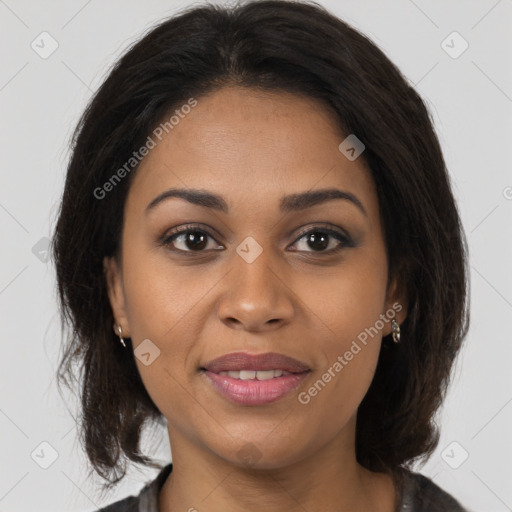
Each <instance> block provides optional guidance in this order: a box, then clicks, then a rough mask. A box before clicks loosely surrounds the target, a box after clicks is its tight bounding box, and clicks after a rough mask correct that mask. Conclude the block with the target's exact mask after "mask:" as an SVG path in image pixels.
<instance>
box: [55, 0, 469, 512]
mask: <svg viewBox="0 0 512 512" xmlns="http://www.w3.org/2000/svg"><path fill="white" fill-rule="evenodd" d="M53 252H54V258H55V262H56V270H57V279H58V289H59V296H60V301H61V308H62V313H63V319H64V320H65V321H67V322H68V323H69V324H70V325H71V326H72V331H73V332H72V335H71V336H70V337H69V340H68V342H67V345H66V347H65V353H64V357H63V358H62V360H61V366H60V369H59V377H60V379H61V380H62V381H64V382H67V383H69V380H68V377H69V376H70V375H71V374H72V373H73V365H74V364H75V363H79V364H81V369H82V370H83V372H82V373H81V375H80V381H81V391H82V393H81V401H82V413H81V414H82V418H81V419H82V421H81V422H80V423H81V440H82V442H83V444H84V446H85V449H86V452H87V455H88V457H89V460H90V462H91V464H92V466H93V468H94V470H95V471H96V472H97V473H98V474H100V475H101V476H102V477H104V478H105V480H106V484H105V486H104V488H108V487H112V486H113V485H115V484H116V483H117V482H118V481H119V480H120V479H121V478H122V477H123V476H124V474H125V472H126V462H127V461H128V460H130V461H133V462H135V463H139V464H143V465H149V466H151V467H155V468H159V469H160V472H159V474H158V476H157V478H155V480H153V481H152V482H149V483H148V485H147V486H146V487H145V488H144V489H143V490H142V491H141V492H140V493H139V494H138V495H137V496H130V497H128V498H126V499H124V500H121V501H118V502H116V503H115V504H113V505H111V506H109V507H107V508H106V509H105V510H108V511H111V512H112V511H125V510H139V511H143V510H144V511H152V512H156V511H159V512H169V511H173V512H174V511H177V510H189V511H193V510H199V511H201V510H208V511H214V512H216V511H232V510H245V511H260V510H280V511H282V510H307V511H311V512H312V511H319V510H351V511H369V510H371V511H373V512H393V511H398V510H400V511H415V512H418V511H424V512H426V511H433V510H436V511H450V512H452V511H462V510H464V509H463V508H462V506H461V505H460V504H459V503H458V502H457V500H456V499H455V498H454V497H452V496H450V495H449V494H448V493H446V492H445V491H443V490H442V489H440V488H439V487H438V486H437V485H436V484H434V483H433V482H432V481H431V480H429V479H428V478H426V477H423V476H421V475H420V474H418V473H414V472H412V470H411V469H410V467H411V464H412V462H413V461H416V460H418V459H422V458H423V459H425V458H427V457H428V456H429V455H430V454H431V453H432V452H433V450H434V449H435V447H436V446H437V443H438V440H439V432H438V430H437V429H436V426H435V423H434V415H435V413H436V411H437V410H438V408H439V406H440V404H441V402H442V398H443V396H444V393H445V391H446V386H447V384H448V382H449V377H450V372H451V369H452V365H453V362H454V359H455V357H456V355H457V353H458V351H459V349H460V347H461V344H462V341H463V339H464V337H465V335H466V333H467V328H468V304H467V275H468V273H467V261H466V252H467V249H466V242H465V237H464V233H463V230H462V227H461V222H460V219H459V215H458V212H457V208H456V205H455V201H454V197H453V195H452V192H451V186H450V181H449V176H448V173H447V170H446V166H445V163H444V160H443V156H442V153H441V149H440V146H439V142H438V139H437V137H436V134H435V131H434V129H433V126H432V123H431V120H430V117H429V113H428V111H427V109H426V107H425V105H424V103H423V101H422V100H421V98H420V97H419V96H418V94H417V93H416V92H415V91H414V90H413V89H412V88H411V87H410V86H409V85H408V83H407V81H406V80H405V79H404V78H403V76H402V75H401V74H400V72H399V71H398V70H397V68H396V67H395V66H394V65H393V64H392V63H391V62H390V61H389V60H388V59H387V57H386V56H385V55H384V54H383V53H382V52H381V51H380V50H379V49H378V48H377V47H376V46H375V45H374V44H373V43H372V42H370V41H369V40H368V39H367V38H366V37H364V36H363V35H361V34H360V33H358V32H357V31H355V30H354V29H353V28H351V27H350V26H348V25H347V24H345V23H344V22H343V21H341V20H339V19H338V18H336V17H334V16H333V15H331V14H329V13H328V12H327V11H325V10H324V9H323V8H322V7H320V6H318V5H316V4H314V3H304V2H289V1H279V0H278V1H257V2H249V3H246V4H244V5H241V6H237V7H230V8H228V7H225V8H223V7H219V6H212V5H208V6H199V7H197V6H196V7H194V8H192V9H189V10H187V11H185V12H183V13H180V14H179V15H177V16H174V17H173V18H171V19H168V20H166V21H164V22H163V23H161V24H160V25H159V26H158V27H156V28H154V29H153V30H151V31H150V32H149V33H148V34H147V35H146V36H145V37H144V38H142V39H141V40H140V41H139V42H137V43H136V44H135V45H133V47H132V48H130V49H129V51H127V52H126V54H125V55H124V56H123V57H122V58H121V59H120V60H119V62H118V63H117V64H116V65H115V67H114V68H113V70H112V71H111V73H110V75H109V76H108V78H107V79H106V80H105V82H104V83H103V85H102V86H101V87H100V89H99V90H98V92H97V93H96V94H95V96H94V98H93V99H92V101H91V103H90V105H89V106H88V108H87V110H86V112H85V113H84V115H83V117H82V119H81V121H80V123H79V125H78V127H77V130H76V134H75V138H74V146H73V153H72V157H71V160H70V163H69V167H68V170H67V177H66V185H65V190H64V195H63V199H62V204H61V209H60V213H59V219H58V222H57V225H56V229H55V235H54V239H53ZM155 420H156V421H157V422H163V423H164V424H165V425H166V427H167V431H168V435H169V442H170V446H171V451H172V464H168V465H167V466H165V467H163V468H162V466H160V465H158V464H156V463H155V462H154V461H153V460H152V459H150V458H149V457H147V456H146V455H144V454H143V453H141V452H140V450H139V441H140V435H141V432H142V430H143V427H144V426H146V425H147V424H148V423H151V422H152V421H155Z"/></svg>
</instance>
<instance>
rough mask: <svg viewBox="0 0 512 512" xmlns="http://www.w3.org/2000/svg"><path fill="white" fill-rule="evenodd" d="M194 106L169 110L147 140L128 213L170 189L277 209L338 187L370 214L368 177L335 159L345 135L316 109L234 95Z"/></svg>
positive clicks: (245, 92)
mask: <svg viewBox="0 0 512 512" xmlns="http://www.w3.org/2000/svg"><path fill="white" fill-rule="evenodd" d="M196 101H197V104H196V105H195V106H194V107H193V108H190V109H189V108H187V109H183V110H180V107H179V106H178V107H176V108H175V110H174V113H175V114H176V115H175V116H174V118H173V124H172V125H171V124H167V125H161V126H162V127H164V129H160V131H159V132H157V133H159V134H160V136H159V137H156V136H155V135H154V133H155V132H153V134H150V136H151V137H152V139H153V141H154V143H155V144H154V147H153V148H152V149H151V150H150V151H149V153H148V154H147V156H145V157H144V159H143V161H142V162H141V164H140V166H139V169H138V170H137V172H136V176H134V180H133V182H132V185H131V188H130V193H129V197H128V202H129V203H130V204H131V206H132V207H136V208H138V209H141V208H142V209H143V208H145V206H146V205H147V204H148V203H149V202H150V201H151V200H152V199H153V198H154V197H155V196H156V195H158V194H160V193H161V192H162V191H164V190H166V189H168V188H173V187H180V188H184V187H185V188H186V187H190V188H206V189H208V190H209V191H212V192H215V193H217V194H219V195H222V196H224V197H226V198H227V201H228V203H232V205H233V207H236V206H237V205H238V206H249V205H256V204H259V205H261V204H265V205H266V206H267V207H269V206H270V204H271V203H275V205H276V207H277V206H278V203H279V199H280V198H281V197H282V196H283V195H285V194H290V193H300V192H304V191H306V190H312V189H319V188H329V187H338V188H341V189H343V190H347V191H349V192H352V193H354V194H357V195H358V197H359V198H360V199H361V201H362V202H363V203H364V205H365V208H367V210H369V213H370V214H371V213H372V210H375V208H376V206H377V205H376V203H377V197H376V192H375V188H374V184H373V180H372V178H371V175H370V172H369V169H368V167H367V165H366V163H365V161H364V159H363V158H357V159H356V160H354V161H350V160H349V159H347V158H346V156H345V155H344V154H343V153H341V152H340V150H339V149H338V146H339V145H340V143H341V142H342V141H343V140H344V139H345V137H346V135H347V134H344V133H343V132H342V130H341V129H340V127H339V122H338V120H337V117H336V115H335V114H334V113H333V112H332V111H331V110H330V109H329V108H328V107H327V106H326V105H325V104H323V103H322V102H321V101H319V100H315V99H312V98H307V97H304V96H301V95H298V94H293V93H287V92H275V91H272V92H267V91H260V90H255V89H248V88H242V87H224V88H222V89H220V90H217V91H215V92H213V93H210V94H208V95H206V96H203V97H198V98H196ZM176 111H178V112H176ZM185 112H186V113H185ZM172 115H173V112H171V113H169V115H168V116H166V117H165V118H164V119H163V123H165V122H166V121H168V120H169V119H170V117H171V116H172ZM165 126H167V129H165ZM170 126H172V128H170ZM167 132H168V133H167ZM160 139H161V140H160ZM373 213H374V214H375V213H376V211H373Z"/></svg>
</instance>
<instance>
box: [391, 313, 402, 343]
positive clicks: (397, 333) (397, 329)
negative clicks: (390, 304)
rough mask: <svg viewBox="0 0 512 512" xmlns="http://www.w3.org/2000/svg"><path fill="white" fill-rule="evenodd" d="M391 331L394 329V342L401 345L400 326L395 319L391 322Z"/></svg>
mask: <svg viewBox="0 0 512 512" xmlns="http://www.w3.org/2000/svg"><path fill="white" fill-rule="evenodd" d="M391 329H393V341H394V342H395V343H400V325H398V322H397V321H396V320H395V319H394V318H393V320H391Z"/></svg>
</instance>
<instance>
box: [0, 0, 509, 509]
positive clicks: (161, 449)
mask: <svg viewBox="0 0 512 512" xmlns="http://www.w3.org/2000/svg"><path fill="white" fill-rule="evenodd" d="M319 3H321V4H323V5H325V6H326V7H328V8H329V9H331V10H332V11H333V12H334V13H335V14H337V15H339V16H340V17H342V18H344V19H345V20H346V21H348V22H349V23H352V24H353V25H354V26H355V27H356V28H358V29H360V30H361V31H362V32H364V33H366V34H367V35H368V36H370V37H371V39H372V40H373V41H374V42H375V43H376V44H377V45H379V46H380V47H381V48H382V49H383V50H384V51H385V52H386V53H387V55H388V56H389V57H390V58H391V60H392V61H394V62H395V63H396V64H397V65H398V67H399V68H400V69H401V70H402V72H403V73H404V74H405V75H406V76H407V78H408V79H409V80H410V81H411V83H413V84H415V85H416V86H417V89H418V91H419V92H420V94H421V95H422V96H423V97H424V98H425V99H426V101H427V103H428V105H429V106H430V109H431V111H432V115H433V118H434V121H435V123H436V128H437V131H438V134H439V137H440V140H441V143H442V146H443V150H444V154H445V157H446V161H447V164H448V167H449V169H450V172H451V175H452V177H453V185H454V191H455V194H456V197H457V200H458V201H459V206H460V211H461V215H462V218H463V222H464V226H465V229H466V232H467V235H468V241H469V246H470V251H471V280H472V288H471V295H472V298H471V300H472V322H471V328H470V332H469V336H468V338H467V340H466V346H465V348H464V351H463V352H462V354H461V356H460V358H459V360H458V364H457V368H456V372H455V373H454V381H453V385H452V387H451V388H450V392H449V394H448V397H447V399H446V402H445V405H444V407H443V410H442V414H441V415H440V417H439V423H440V425H441V426H442V437H441V442H440V444H439V447H438V449H437V450H436V452H435V453H434V455H433V456H432V457H431V459H430V461H429V462H428V463H427V464H426V465H424V466H422V467H421V466H418V467H417V470H418V471H421V472H422V473H424V474H426V475H428V476H430V477H431V478H432V479H433V480H434V481H435V482H437V483H438V484H439V485H441V486H442V487H444V488H445V489H447V490H448V491H449V492H451V493H453V494H454V495H455V496H456V497H458V498H459V500H460V501H462V502H463V503H465V504H466V505H467V506H469V507H470V508H471V509H472V510H474V511H481V512H491V511H492V512H501V511H506V510H512V488H511V486H510V483H511V482H512V442H511V440H512V434H511V432H512V428H511V426H512V403H511V402H512V385H511V380H512V379H511V371H510V363H511V354H512V344H511V343H510V339H511V336H510V318H511V316H512V278H511V272H510V269H511V261H512V258H511V256H512V236H511V234H512V230H511V220H512V172H511V166H510V164H511V154H512V151H511V146H512V144H511V132H512V130H511V123H512V115H511V114H512V76H511V64H510V63H511V62H512V60H511V58H510V57H511V55H512V52H511V42H512V37H511V36H510V33H511V28H512V24H511V21H512V0H500V1H496V0H481V1H462V0H459V1H449V2H448V1H441V0H438V1H426V0H414V1H412V0H396V1H387V2H382V1H378V0H374V1H355V0H354V1H336V2H335V1H321V2H319ZM189 4H190V2H187V1H181V2H176V1H174V2H173V1H170V0H167V1H160V0H147V1H145V2H136V1H133V0H132V1H122V2H121V0H116V1H110V2H100V1H99V0H90V1H85V0H83V1H69V0H68V1H66V2H64V1H48V2H36V1H26V0H25V1H18V2H16V1H15V0H0V23H1V27H2V29H1V30H0V39H1V41H0V42H1V47H2V66H1V68H0V108H1V133H0V147H1V152H0V154H1V174H0V233H1V240H2V244H1V249H0V258H1V260H0V312H1V323H0V339H1V342H0V343H1V345H0V347H1V357H0V382H1V387H0V389H1V395H0V433H1V435H0V511H7V510H9V511H27V512H28V511H31V512H33V511H50V510H51V511H53V512H55V511H64V510H66V511H87V510H94V509H95V508H97V507H99V506H100V505H104V504H105V503H107V502H111V501H114V500H116V499H120V498H121V497H123V496H125V495H128V494H130V493H132V494H135V493H136V492H138V489H140V488H141V487H142V485H143V484H144V482H145V481H147V480H149V479H152V478H153V477H154V476H155V474H156V472H155V471H154V470H151V471H149V470H147V471H144V472H143V471H138V470H137V469H136V468H132V469H131V471H130V474H129V478H127V479H126V480H125V481H124V482H123V483H122V484H121V485H120V486H119V487H118V488H117V489H116V491H115V493H112V494H111V495H110V496H108V497H107V498H105V499H104V500H100V499H99V497H98V494H97V492H96V490H95V489H97V487H98V485H99V479H94V478H93V479H90V480H87V479H86V471H87V464H86V460H85V456H84V454H83V452H82V451H81V449H80V446H79V443H78V440H77V438H76V428H75V426H74V421H73V418H72V415H71V414H70V411H69V410H68V409H67V408H66V406H65V405H64V403H63V401H62V400H61V398H60V396H59V394H58V393H57V390H56V387H55V378H54V373H55V369H56V365H57V360H58V355H59V344H60V329H59V320H58V314H57V308H56V300H55V291H54V286H55V279H54V273H53V268H52V266H51V262H49V261H47V262H45V259H46V258H45V243H46V242H45V237H48V236H50V233H51V228H52V226H53V223H54V221H55V217H56V211H57V210H56V209H57V204H58V200H59V197H60V194H61V192H62V186H63V179H64V171H65V164H66V161H67V158H68V155H69V153H68V148H67V145H68V142H69V137H70V134H71V130H72V128H73V126H74V125H75V123H76V121H77V120H78V116H79V114H80V113H81V111H82V110H83V108H84V106H85V104H86V102H87V100H88V99H89V98H90V96H91V94H92V92H93V91H95V90H96V88H97V87H98V86H99V84H100V83H101V81H102V79H103V78H104V75H105V72H106V71H107V70H108V68H109V66H110V65H111V64H112V63H113V62H114V60H115V59H116V58H117V57H118V56H119V55H120V54H121V53H122V51H123V50H124V49H125V48H126V47H127V46H128V45H129V44H130V43H131V42H133V41H134V40H136V39H137V38H138V37H139V36H140V35H141V34H142V33H143V32H144V31H146V30H147V29H148V28H149V27H150V26H151V25H152V24H154V23H155V22H156V21H157V20H160V19H161V18H162V17H164V16H167V15H170V14H172V13H173V12H175V11H176V10H177V9H178V8H180V7H183V6H186V5H189ZM43 31H47V32H48V33H49V34H51V37H52V38H53V39H55V40H56V41H57V43H58V48H57V50H56V51H55V52H54V53H53V54H52V55H50V56H49V57H48V58H46V59H43V58H41V56H40V55H39V54H38V53H36V51H34V49H33V48H32V47H31V43H32V42H33V41H35V43H34V44H38V45H39V46H40V47H42V46H43V43H42V42H41V37H43V36H40V34H41V33H42V32H43ZM453 31H457V32H458V33H459V34H460V35H461V36H462V38H463V39H464V40H465V41H467V43H468V44H469V47H468V49H467V50H466V51H465V52H464V53H462V54H461V55H459V56H458V57H457V58H453V55H455V53H458V52H459V51H460V50H461V49H463V46H462V44H463V41H462V40H461V39H457V36H450V37H449V38H448V39H447V40H446V38H447V37H448V36H449V35H450V34H451V33H452V32H453ZM44 37H48V36H44ZM444 40H446V43H444V45H442V42H443V41H444ZM50 43H51V41H50V39H45V42H44V48H45V49H46V50H48V49H50V48H51V46H50ZM446 45H449V46H451V47H452V48H451V49H450V48H446ZM443 46H444V48H443ZM42 50H43V49H42V48H41V49H40V50H39V51H42ZM445 50H448V51H449V52H451V53H452V56H450V55H449V54H448V53H447V51H445ZM68 400H69V406H70V408H71V410H72V409H73V400H72V397H69V398H68ZM42 442H46V443H49V444H50V445H51V447H53V449H54V450H55V451H56V456H57V459H56V460H55V461H54V462H53V464H52V465H51V466H50V467H48V468H47V469H43V468H42V467H40V465H41V464H44V463H45V462H46V463H49V462H50V461H51V454H52V449H51V448H49V447H48V446H47V445H42V446H41V443H42ZM453 443H455V444H453ZM143 446H144V447H145V448H146V449H147V450H148V451H149V452H150V454H152V455H154V456H155V457H157V458H158V459H159V460H161V461H162V462H165V461H167V460H169V458H170V451H169V445H168V441H167V439H166V431H165V430H164V429H163V428H162V427H160V428H159V429H157V431H156V433H155V435H154V436H153V437H150V436H146V437H145V439H144V443H143ZM31 454H34V455H31ZM37 454H39V457H37ZM466 454H468V455H469V456H468V458H467V460H465V461H464V457H465V456H466ZM36 461H37V462H36ZM457 466H458V467H457Z"/></svg>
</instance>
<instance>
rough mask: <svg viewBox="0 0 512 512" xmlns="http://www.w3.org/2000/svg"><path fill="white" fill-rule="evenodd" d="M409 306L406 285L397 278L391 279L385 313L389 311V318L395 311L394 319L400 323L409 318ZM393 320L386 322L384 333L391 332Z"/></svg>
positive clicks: (385, 334)
mask: <svg viewBox="0 0 512 512" xmlns="http://www.w3.org/2000/svg"><path fill="white" fill-rule="evenodd" d="M408 308H409V301H408V298H407V294H406V292H405V288H404V286H403V285H402V284H401V283H400V282H399V281H398V278H395V279H393V280H392V281H391V283H390V285H389V287H388V293H387V297H386V303H385V305H384V313H386V312H389V313H390V314H389V315H387V316H388V318H391V314H392V313H393V312H394V317H393V318H394V319H395V320H396V322H397V323H398V324H401V323H403V321H404V320H405V319H406V318H407V311H408ZM391 332H392V328H391V322H386V326H385V327H384V329H383V330H382V335H383V336H387V335H388V334H391Z"/></svg>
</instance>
